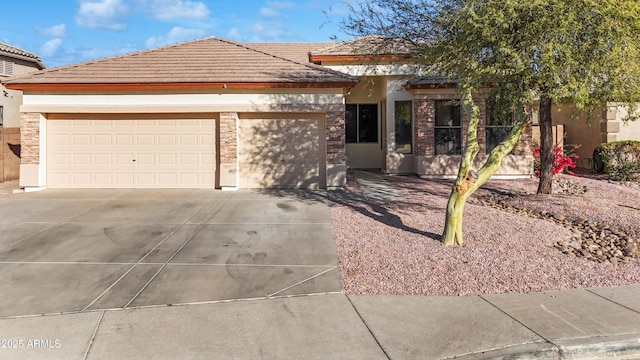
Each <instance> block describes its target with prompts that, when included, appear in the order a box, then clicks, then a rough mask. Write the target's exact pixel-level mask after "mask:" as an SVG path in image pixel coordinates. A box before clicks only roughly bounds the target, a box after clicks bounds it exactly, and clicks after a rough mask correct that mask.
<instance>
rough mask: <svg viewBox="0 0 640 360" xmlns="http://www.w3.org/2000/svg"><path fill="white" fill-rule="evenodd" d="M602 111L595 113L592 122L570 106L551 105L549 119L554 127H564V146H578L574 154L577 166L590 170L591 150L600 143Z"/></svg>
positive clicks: (602, 120) (603, 114)
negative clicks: (576, 158)
mask: <svg viewBox="0 0 640 360" xmlns="http://www.w3.org/2000/svg"><path fill="white" fill-rule="evenodd" d="M604 117H605V113H604V111H601V112H596V113H595V114H594V119H593V121H592V122H588V121H587V116H586V115H585V114H580V113H577V112H576V109H575V107H574V106H573V105H572V104H560V105H555V104H554V105H553V106H552V108H551V119H552V121H553V124H554V125H564V145H565V146H566V145H580V148H578V150H576V154H577V155H578V156H580V158H579V160H578V166H580V167H583V168H591V162H590V159H591V158H592V156H593V150H594V149H595V148H597V147H598V146H600V144H601V143H602V133H601V130H600V129H601V124H602V123H603V122H604V121H605V120H604Z"/></svg>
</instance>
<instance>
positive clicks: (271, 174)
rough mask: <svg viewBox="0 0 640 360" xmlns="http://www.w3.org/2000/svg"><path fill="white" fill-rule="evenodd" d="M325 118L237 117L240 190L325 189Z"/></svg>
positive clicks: (311, 115) (304, 115)
mask: <svg viewBox="0 0 640 360" xmlns="http://www.w3.org/2000/svg"><path fill="white" fill-rule="evenodd" d="M324 139H325V136H324V114H314V113H240V114H238V168H239V171H240V184H239V185H240V187H241V188H309V189H317V188H324V187H325V186H326V173H325V169H326V167H325V165H324V164H325V157H324V154H325V142H324Z"/></svg>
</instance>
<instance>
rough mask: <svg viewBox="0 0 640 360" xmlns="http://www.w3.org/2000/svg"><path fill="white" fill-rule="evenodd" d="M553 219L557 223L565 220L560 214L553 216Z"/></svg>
mask: <svg viewBox="0 0 640 360" xmlns="http://www.w3.org/2000/svg"><path fill="white" fill-rule="evenodd" d="M553 218H554V219H556V220H558V221H564V219H566V217H565V216H564V215H563V214H560V213H557V214H553Z"/></svg>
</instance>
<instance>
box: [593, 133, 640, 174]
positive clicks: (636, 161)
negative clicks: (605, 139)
mask: <svg viewBox="0 0 640 360" xmlns="http://www.w3.org/2000/svg"><path fill="white" fill-rule="evenodd" d="M600 155H601V157H602V161H603V162H604V169H605V171H606V172H607V173H608V174H609V178H610V179H611V180H616V181H636V180H638V177H640V141H633V140H625V141H614V142H610V143H607V144H602V145H601V146H600Z"/></svg>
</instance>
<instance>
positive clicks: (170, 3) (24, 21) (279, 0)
mask: <svg viewBox="0 0 640 360" xmlns="http://www.w3.org/2000/svg"><path fill="white" fill-rule="evenodd" d="M354 2H355V0H346V1H345V0H273V1H271V0H55V1H54V0H31V1H26V2H22V1H5V3H4V4H3V6H2V8H3V15H4V16H2V22H1V24H2V25H1V26H0V41H2V42H4V43H7V44H10V45H13V46H17V47H20V48H22V49H25V50H28V51H31V52H34V53H36V54H38V55H40V56H41V57H42V59H43V61H44V63H45V65H47V67H55V66H60V65H67V64H72V63H78V62H83V61H88V60H93V59H98V58H104V57H108V56H113V55H118V54H124V53H128V52H132V51H138V50H144V49H149V48H154V47H158V46H162V45H166V44H171V43H176V42H181V41H186V40H191V39H196V38H201V37H205V36H211V35H214V36H219V37H224V38H228V39H232V40H236V41H253V42H256V41H257V42H272V41H288V42H298V41H302V42H306V41H330V38H331V36H332V35H335V36H337V37H338V39H341V40H344V39H348V38H349V37H348V36H347V35H345V34H344V33H342V32H341V31H340V29H339V26H338V24H339V22H340V19H341V18H342V17H343V16H345V14H346V13H347V10H348V7H347V5H346V4H348V3H354ZM9 14H10V15H9Z"/></svg>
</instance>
